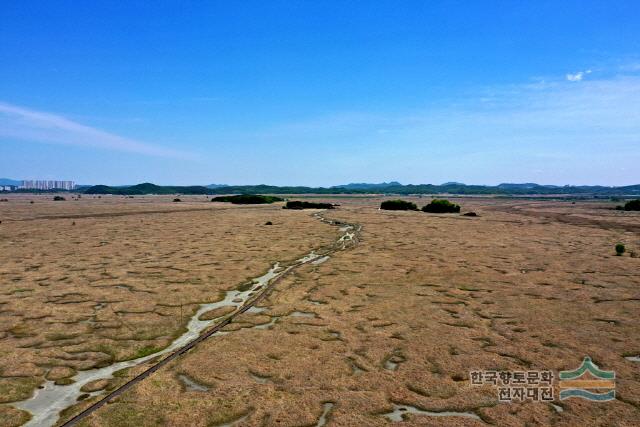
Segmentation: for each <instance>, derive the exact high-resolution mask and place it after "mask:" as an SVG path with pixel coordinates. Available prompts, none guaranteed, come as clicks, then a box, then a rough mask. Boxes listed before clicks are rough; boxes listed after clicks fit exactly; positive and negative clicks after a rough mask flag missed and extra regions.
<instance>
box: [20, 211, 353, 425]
mask: <svg viewBox="0 0 640 427" xmlns="http://www.w3.org/2000/svg"><path fill="white" fill-rule="evenodd" d="M314 217H316V218H318V219H320V220H321V221H323V222H326V223H329V224H334V223H333V222H332V221H330V220H327V219H325V218H323V217H322V216H320V215H319V214H314ZM353 228H354V227H353V226H345V227H342V228H341V229H340V231H341V232H342V233H343V234H342V235H341V236H340V238H339V239H338V240H337V243H338V245H339V246H338V248H344V247H345V243H346V242H347V241H352V240H353V239H354V236H355V232H354V231H353ZM331 252H333V251H331V250H330V251H327V252H326V253H322V254H316V253H315V251H311V252H310V253H309V254H307V255H305V256H304V257H302V258H299V259H297V260H296V261H294V262H293V263H291V264H289V266H287V267H285V268H283V267H281V266H280V265H279V263H275V264H274V265H273V266H272V267H271V269H269V271H268V272H267V273H265V274H263V275H262V276H260V277H257V278H254V279H253V280H251V281H250V282H249V283H251V286H250V287H249V289H247V290H245V291H239V290H236V289H234V290H230V291H227V292H226V294H225V297H224V299H222V300H220V301H217V302H213V303H206V304H201V305H200V308H199V309H198V311H197V312H196V313H195V314H194V315H193V316H192V317H191V319H190V320H189V323H188V325H187V331H186V332H185V333H184V334H182V335H181V336H179V337H178V338H176V339H175V340H174V341H173V342H172V343H171V344H170V345H169V346H168V347H166V348H164V349H162V350H160V351H158V352H156V353H153V354H149V355H147V356H144V357H140V358H137V359H131V360H125V361H122V362H117V363H114V364H112V365H109V366H106V367H103V368H96V369H89V370H86V371H80V372H78V373H77V374H76V375H75V376H73V377H72V379H73V381H74V382H73V383H71V384H68V385H56V384H55V382H54V381H46V382H45V383H44V385H43V386H42V388H39V389H37V390H36V391H35V393H34V394H33V396H31V397H30V398H29V399H26V400H23V401H19V402H14V403H12V405H13V406H15V407H16V408H19V409H22V410H25V411H28V412H29V413H30V414H31V419H30V420H29V422H27V423H26V424H25V426H26V427H51V426H55V425H56V424H57V423H58V420H59V414H60V412H61V411H63V410H64V409H66V408H69V407H71V406H73V405H75V404H76V403H77V402H78V401H79V400H80V399H79V398H80V397H81V396H82V397H83V398H87V395H89V397H94V396H98V395H101V394H103V393H104V391H103V390H101V391H95V392H92V393H87V392H84V391H82V390H81V389H82V387H83V386H84V385H86V384H88V383H90V382H92V381H96V380H102V379H111V378H113V374H114V373H115V372H117V371H120V370H122V369H127V368H132V367H135V366H139V365H141V364H143V363H146V362H149V361H150V360H152V359H155V358H158V357H160V356H163V355H167V354H172V353H176V352H178V351H179V350H180V349H183V348H184V347H185V346H188V345H190V344H192V343H193V342H194V341H195V340H197V339H198V338H199V337H200V336H201V334H202V333H203V332H204V331H205V330H208V329H209V328H211V327H213V326H214V325H215V324H216V323H219V322H220V321H221V320H223V319H225V318H229V317H233V316H234V315H235V314H239V313H240V312H241V311H245V310H241V309H242V308H243V307H244V306H245V305H247V304H248V305H251V306H252V307H251V308H249V310H254V309H255V308H254V307H253V303H255V301H256V297H257V296H258V295H260V294H262V293H263V292H266V290H267V289H268V287H269V284H271V283H272V282H274V280H275V279H277V278H279V277H281V276H284V275H285V274H287V273H288V272H289V271H291V270H293V269H294V268H297V267H299V266H301V265H304V264H308V263H312V262H314V261H319V260H322V262H324V261H326V260H327V259H328V258H329V253H331ZM221 307H234V308H235V311H234V312H232V313H231V314H227V315H223V316H220V317H217V318H214V319H211V320H200V316H201V315H202V314H204V313H206V312H208V311H210V310H214V309H218V308H221ZM256 310H259V309H256ZM247 311H248V310H247ZM261 326H262V325H261ZM223 334H226V332H223V331H216V332H215V333H213V334H212V335H211V336H216V335H223Z"/></svg>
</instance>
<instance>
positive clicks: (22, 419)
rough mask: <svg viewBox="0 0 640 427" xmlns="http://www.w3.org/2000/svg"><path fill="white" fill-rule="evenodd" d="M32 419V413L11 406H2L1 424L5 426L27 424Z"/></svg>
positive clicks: (0, 411)
mask: <svg viewBox="0 0 640 427" xmlns="http://www.w3.org/2000/svg"><path fill="white" fill-rule="evenodd" d="M30 419H31V414H30V413H28V412H27V411H23V410H20V409H16V408H14V407H11V406H4V405H2V406H0V425H1V426H4V427H18V426H21V425H23V424H26V422H27V421H29V420H30Z"/></svg>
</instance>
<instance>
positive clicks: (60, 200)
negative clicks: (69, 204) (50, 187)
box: [53, 196, 66, 202]
mask: <svg viewBox="0 0 640 427" xmlns="http://www.w3.org/2000/svg"><path fill="white" fill-rule="evenodd" d="M53 200H55V201H56V202H62V201H64V200H66V199H65V198H64V197H62V196H55V197H54V198H53Z"/></svg>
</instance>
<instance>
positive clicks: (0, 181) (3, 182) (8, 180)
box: [0, 178, 22, 187]
mask: <svg viewBox="0 0 640 427" xmlns="http://www.w3.org/2000/svg"><path fill="white" fill-rule="evenodd" d="M0 185H13V186H16V187H17V186H19V185H22V181H18V180H17V179H11V178H0Z"/></svg>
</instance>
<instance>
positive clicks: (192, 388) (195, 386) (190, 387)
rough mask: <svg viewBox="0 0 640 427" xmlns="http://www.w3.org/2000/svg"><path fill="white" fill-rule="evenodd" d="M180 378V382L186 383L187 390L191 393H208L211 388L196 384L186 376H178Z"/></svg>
mask: <svg viewBox="0 0 640 427" xmlns="http://www.w3.org/2000/svg"><path fill="white" fill-rule="evenodd" d="M178 378H179V379H180V381H182V382H183V383H184V385H185V386H186V388H187V390H189V391H208V390H209V387H207V386H205V385H202V384H199V383H197V382H195V381H194V380H192V379H191V378H189V377H188V376H186V375H183V374H180V375H178Z"/></svg>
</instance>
